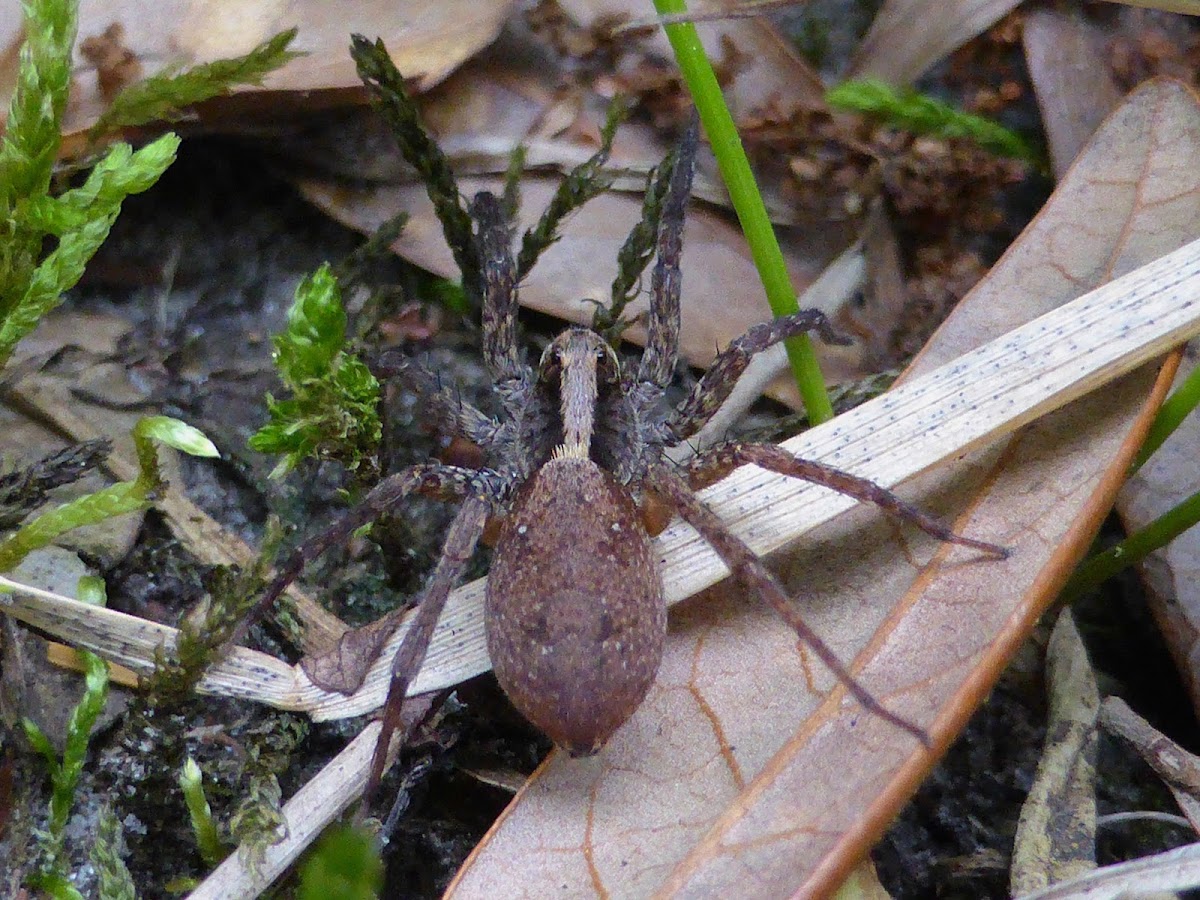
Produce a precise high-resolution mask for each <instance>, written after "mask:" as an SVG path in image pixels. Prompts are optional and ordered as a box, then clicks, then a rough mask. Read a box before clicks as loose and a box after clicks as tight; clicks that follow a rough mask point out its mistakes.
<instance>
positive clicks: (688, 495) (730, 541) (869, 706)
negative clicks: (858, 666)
mask: <svg viewBox="0 0 1200 900" xmlns="http://www.w3.org/2000/svg"><path fill="white" fill-rule="evenodd" d="M648 483H649V484H650V486H651V487H652V488H653V489H654V490H655V491H656V492H657V493H658V494H660V495H661V496H662V497H664V498H665V499H666V500H668V501H669V502H670V503H671V504H672V505H673V506H674V507H675V509H676V510H677V511H678V512H679V515H680V517H681V518H682V519H683V520H684V521H685V522H687V523H688V524H689V525H691V526H692V527H693V528H695V529H696V531H697V532H698V533H699V534H700V536H701V537H702V538H704V540H705V541H707V542H708V543H709V545H711V546H712V548H713V549H714V550H715V551H716V552H717V555H718V556H720V557H721V559H722V560H723V561H724V562H725V565H727V566H728V567H729V570H730V571H731V572H732V573H733V575H734V577H735V578H737V579H738V580H739V581H740V582H741V583H742V584H743V585H745V587H746V589H747V590H748V591H749V592H752V593H754V594H756V595H758V597H760V598H761V599H762V600H764V601H765V602H767V603H769V604H770V605H771V608H772V609H774V610H775V612H776V613H778V614H779V617H780V618H781V619H783V620H784V621H785V622H787V624H788V625H790V626H791V627H792V629H793V630H794V631H795V632H796V635H797V636H798V637H799V638H800V640H801V641H803V642H804V643H805V644H806V645H807V646H808V647H809V648H810V649H811V650H812V651H813V652H814V653H815V654H816V655H817V658H818V659H820V660H821V662H823V663H824V664H825V666H826V667H827V668H828V669H829V671H830V672H832V673H833V675H834V676H835V677H836V678H837V680H838V681H840V682H841V683H842V684H843V685H844V686H845V687H846V690H848V691H849V692H850V694H851V695H852V696H853V697H854V699H856V700H857V701H858V702H859V703H860V704H862V706H863V708H864V709H866V710H867V711H868V712H870V713H872V714H873V715H876V716H878V717H879V718H881V719H883V720H884V721H886V722H890V723H891V724H893V725H895V726H896V727H898V728H901V729H903V730H904V731H907V732H908V733H909V734H911V735H912V736H913V737H915V738H916V739H917V740H919V741H920V742H921V743H922V744H924V745H925V746H926V747H929V746H931V742H930V738H929V735H928V734H927V733H926V731H925V729H923V728H921V727H920V726H918V725H914V724H913V723H912V722H910V721H908V720H907V719H905V718H903V717H902V716H899V715H897V714H896V713H894V712H891V711H890V710H889V709H887V708H886V707H885V706H884V705H883V704H882V703H880V702H879V701H878V700H876V699H875V697H874V695H873V694H871V692H870V691H868V690H867V689H866V688H865V687H863V685H862V684H861V683H860V682H859V681H858V679H857V678H855V676H854V673H853V672H851V671H850V669H849V668H847V667H846V665H845V664H844V663H843V662H842V661H841V660H840V659H838V656H837V654H836V653H834V651H833V648H831V647H830V646H829V645H828V644H826V643H825V642H824V641H823V640H821V638H820V637H819V636H818V635H817V633H816V632H815V631H813V630H812V629H811V628H810V627H809V626H808V624H807V623H806V622H805V621H804V618H803V617H802V616H801V615H800V612H799V610H798V609H797V606H796V604H795V602H794V601H793V600H792V599H791V598H790V597H789V596H788V595H787V592H786V591H785V590H784V589H783V586H782V585H781V584H780V583H779V581H778V579H776V578H775V576H774V575H773V574H771V572H770V570H768V569H767V567H766V566H765V565H764V564H763V562H762V560H760V559H759V558H758V557H757V556H756V555H755V554H754V551H753V550H751V549H750V547H749V546H747V544H746V542H745V541H743V540H742V539H741V538H739V537H737V536H736V535H735V534H733V533H732V532H731V531H730V530H729V529H728V528H727V527H726V525H725V523H724V522H722V521H721V519H720V517H719V516H717V514H716V513H714V512H713V511H712V510H711V509H709V508H708V506H706V505H705V504H704V502H703V501H702V500H701V499H700V498H699V497H697V496H696V495H695V494H693V493H692V491H691V488H689V487H688V485H687V483H686V482H684V480H683V479H682V478H681V477H680V476H679V475H678V474H676V473H675V472H674V471H672V470H671V469H669V468H667V467H666V466H665V465H660V466H657V467H655V468H654V469H652V470H651V471H650V473H649V476H648Z"/></svg>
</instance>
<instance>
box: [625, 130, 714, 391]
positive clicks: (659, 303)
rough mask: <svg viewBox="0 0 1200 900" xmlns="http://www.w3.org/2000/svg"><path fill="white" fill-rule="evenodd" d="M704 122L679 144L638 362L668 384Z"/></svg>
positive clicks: (643, 376)
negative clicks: (689, 209) (685, 236)
mask: <svg viewBox="0 0 1200 900" xmlns="http://www.w3.org/2000/svg"><path fill="white" fill-rule="evenodd" d="M699 140H700V125H699V122H698V121H697V119H696V117H695V115H694V114H693V116H692V121H691V123H690V124H689V125H688V130H687V131H686V132H685V133H684V136H683V138H682V139H681V140H680V143H679V157H678V160H677V161H676V163H675V169H674V171H673V172H672V173H671V180H670V181H669V182H668V184H667V192H666V195H665V196H664V197H663V205H662V217H661V219H660V220H659V227H658V237H657V240H656V242H655V257H656V258H655V261H654V272H653V274H652V275H651V278H650V321H649V322H648V323H647V326H646V328H647V331H646V349H645V350H644V351H643V352H642V360H641V362H640V363H639V364H638V372H637V380H638V381H640V382H648V383H650V384H653V385H655V386H656V387H659V388H666V387H667V385H669V384H670V383H671V379H672V378H673V377H674V376H675V364H676V363H677V362H678V361H679V297H680V289H681V282H682V275H681V273H680V270H679V263H680V258H681V257H682V255H683V223H684V213H685V211H686V209H687V202H688V197H689V196H690V195H691V192H692V174H693V172H694V171H695V162H696V146H697V144H698V143H699Z"/></svg>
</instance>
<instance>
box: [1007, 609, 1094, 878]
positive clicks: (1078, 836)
mask: <svg viewBox="0 0 1200 900" xmlns="http://www.w3.org/2000/svg"><path fill="white" fill-rule="evenodd" d="M1046 689H1047V690H1046V692H1047V694H1049V701H1050V714H1049V721H1048V722H1047V724H1046V746H1045V748H1044V749H1043V751H1042V758H1041V761H1040V762H1039V763H1038V767H1037V774H1036V775H1035V776H1034V779H1033V786H1032V787H1031V788H1030V790H1029V796H1028V797H1027V798H1026V799H1025V802H1024V803H1023V804H1022V806H1021V819H1020V822H1019V823H1018V824H1017V836H1016V839H1015V840H1014V841H1013V854H1012V874H1011V876H1010V881H1009V884H1010V887H1011V890H1012V892H1013V894H1014V895H1020V894H1028V893H1031V892H1032V891H1037V890H1041V889H1042V888H1044V887H1047V886H1049V885H1051V884H1056V883H1058V882H1060V881H1065V880H1067V879H1068V878H1075V877H1077V876H1079V875H1082V874H1084V873H1085V872H1090V871H1091V870H1092V869H1094V868H1096V741H1097V734H1096V716H1097V714H1098V713H1099V711H1100V691H1099V688H1097V687H1096V673H1095V672H1094V671H1093V670H1092V664H1091V661H1090V660H1089V659H1088V655H1087V649H1086V648H1085V647H1084V646H1083V638H1081V637H1080V636H1079V629H1078V628H1077V627H1076V626H1075V619H1074V618H1073V617H1072V615H1071V611H1070V610H1066V611H1064V612H1062V613H1060V614H1059V616H1058V623H1057V624H1056V625H1055V626H1054V631H1053V632H1052V633H1051V635H1050V645H1049V646H1048V647H1047V648H1046Z"/></svg>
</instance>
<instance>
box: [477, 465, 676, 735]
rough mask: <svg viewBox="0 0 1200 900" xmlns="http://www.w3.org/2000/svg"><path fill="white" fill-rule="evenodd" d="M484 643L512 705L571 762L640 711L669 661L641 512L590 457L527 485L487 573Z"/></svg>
mask: <svg viewBox="0 0 1200 900" xmlns="http://www.w3.org/2000/svg"><path fill="white" fill-rule="evenodd" d="M486 621H487V642H488V652H489V653H490V655H491V658H492V665H493V666H494V667H495V670H496V677H497V678H498V679H499V681H500V685H501V687H503V688H504V690H505V692H506V693H507V694H508V696H509V698H510V699H511V700H512V702H513V704H514V705H515V706H516V707H517V709H519V710H520V711H521V712H522V713H523V714H524V715H525V716H526V717H527V718H528V719H529V720H530V721H531V722H533V724H535V725H536V726H538V727H539V728H540V729H542V730H543V731H545V732H546V734H548V735H549V736H550V737H551V738H552V739H553V740H554V742H555V743H556V744H558V745H560V746H562V747H564V748H565V749H566V750H567V751H568V752H570V753H571V754H572V755H574V756H585V755H588V754H591V753H595V752H596V751H597V750H599V749H600V747H601V746H602V745H603V744H604V742H605V741H606V740H608V738H609V736H610V735H611V734H612V733H613V732H614V731H615V730H616V729H617V728H618V727H619V726H620V725H621V724H622V723H624V722H625V720H626V719H628V718H629V717H630V716H631V715H632V714H633V712H634V710H636V709H637V707H638V706H639V704H640V703H641V702H642V699H643V698H644V697H645V696H646V691H647V690H649V688H650V685H651V684H652V683H653V681H654V676H655V674H656V673H657V672H658V666H659V663H660V662H661V661H662V653H663V642H664V640H665V638H666V631H667V609H666V604H665V602H664V601H663V589H662V579H661V577H660V576H659V574H658V566H657V563H656V560H655V558H654V556H653V554H652V552H651V549H650V540H649V538H648V537H647V536H646V533H645V531H644V529H643V528H642V525H641V519H640V516H639V513H638V510H637V508H636V506H635V505H634V503H633V501H632V500H631V499H630V497H629V494H628V493H627V491H626V490H625V489H624V488H623V487H622V486H621V485H619V484H618V483H617V482H616V481H615V480H614V479H613V477H612V476H611V475H610V474H609V473H608V472H606V471H605V470H603V469H601V468H600V467H599V466H598V465H596V464H595V463H594V462H592V461H591V460H589V459H582V458H574V457H565V458H556V459H552V460H550V461H549V462H548V463H546V464H545V465H544V466H543V467H542V468H541V469H539V470H538V471H537V472H536V473H535V474H534V475H533V477H532V478H531V479H530V480H529V481H528V482H527V483H526V484H525V485H524V487H523V488H522V489H521V492H520V494H519V495H518V497H517V500H516V502H515V504H514V508H513V512H512V515H510V516H509V517H508V519H507V520H506V522H505V524H504V527H503V530H502V532H501V535H500V540H499V543H498V544H497V545H496V554H495V557H494V562H493V563H492V568H491V572H490V573H489V575H488V586H487V620H486Z"/></svg>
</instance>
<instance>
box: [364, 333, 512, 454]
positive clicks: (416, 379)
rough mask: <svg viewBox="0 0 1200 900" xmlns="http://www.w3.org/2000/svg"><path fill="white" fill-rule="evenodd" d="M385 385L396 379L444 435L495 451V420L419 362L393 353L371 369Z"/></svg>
mask: <svg viewBox="0 0 1200 900" xmlns="http://www.w3.org/2000/svg"><path fill="white" fill-rule="evenodd" d="M371 371H372V373H373V374H374V375H375V377H376V378H378V379H379V380H381V381H384V380H389V381H390V380H392V379H395V380H396V381H398V382H399V383H400V384H402V385H404V386H406V387H407V388H408V389H409V390H410V391H412V392H413V394H415V395H416V396H417V397H419V398H421V401H422V404H423V407H424V410H425V414H426V415H427V416H428V417H429V419H430V420H431V421H432V422H433V423H435V425H436V426H437V428H438V429H439V430H440V431H441V432H442V433H443V434H456V435H461V436H462V437H464V438H466V439H467V440H469V441H471V442H472V443H474V444H478V445H479V446H480V447H483V448H484V449H485V450H486V449H490V448H491V447H493V446H494V445H495V443H496V440H497V432H498V429H499V426H498V425H497V423H496V421H495V419H493V418H491V417H490V416H488V415H486V414H485V413H483V412H482V411H481V410H479V409H477V408H476V407H474V406H472V405H471V404H470V403H468V402H467V401H466V400H465V399H463V397H462V394H461V393H460V392H459V391H458V390H457V389H451V388H448V387H446V386H444V385H443V384H442V383H441V380H440V379H439V378H438V377H437V376H436V375H434V374H433V373H432V372H430V371H429V370H428V369H426V368H425V367H424V366H422V365H421V364H420V363H418V362H417V361H416V360H413V359H409V358H407V357H405V356H402V355H401V354H400V353H397V352H391V353H387V354H384V355H383V356H381V357H380V358H379V359H377V360H376V361H375V362H374V363H372V365H371Z"/></svg>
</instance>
